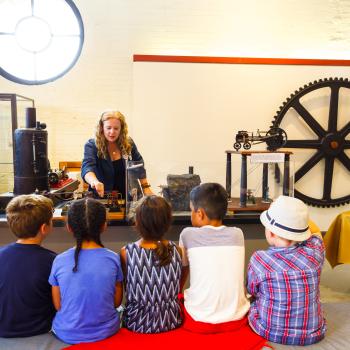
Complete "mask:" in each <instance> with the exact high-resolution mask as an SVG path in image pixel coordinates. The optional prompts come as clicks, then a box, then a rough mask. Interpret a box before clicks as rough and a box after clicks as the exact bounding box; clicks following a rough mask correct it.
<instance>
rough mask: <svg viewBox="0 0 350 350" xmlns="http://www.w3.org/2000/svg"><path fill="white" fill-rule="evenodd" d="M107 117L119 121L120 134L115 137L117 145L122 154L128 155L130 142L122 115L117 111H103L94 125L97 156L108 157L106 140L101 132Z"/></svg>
mask: <svg viewBox="0 0 350 350" xmlns="http://www.w3.org/2000/svg"><path fill="white" fill-rule="evenodd" d="M109 119H118V120H119V121H120V134H119V137H118V139H117V146H118V147H119V149H120V152H121V153H122V155H123V156H124V155H129V154H130V152H131V142H130V138H129V136H128V125H127V124H126V121H125V117H124V115H123V114H122V113H120V112H119V111H105V112H103V113H102V114H101V116H100V118H99V120H98V123H97V125H96V134H95V141H96V147H97V155H98V157H100V158H104V159H107V158H108V148H107V144H108V141H107V140H106V138H105V136H104V133H103V123H104V122H105V121H107V120H109Z"/></svg>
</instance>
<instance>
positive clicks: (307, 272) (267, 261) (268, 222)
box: [247, 196, 326, 345]
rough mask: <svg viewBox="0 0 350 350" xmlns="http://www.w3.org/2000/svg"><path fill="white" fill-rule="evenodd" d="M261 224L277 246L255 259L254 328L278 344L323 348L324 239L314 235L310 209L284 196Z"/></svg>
mask: <svg viewBox="0 0 350 350" xmlns="http://www.w3.org/2000/svg"><path fill="white" fill-rule="evenodd" d="M260 220H261V222H262V224H263V225H264V226H265V235H266V240H267V242H268V243H269V244H270V246H271V247H270V248H269V249H268V250H266V251H257V252H255V253H254V254H253V255H252V257H251V259H250V263H249V266H248V281H247V284H248V292H249V293H250V294H251V295H252V297H253V298H254V299H255V300H254V301H253V303H252V305H251V309H250V311H249V316H248V319H249V323H250V325H251V327H252V328H253V330H254V331H255V332H256V333H258V334H260V335H261V336H263V337H264V338H266V339H268V340H270V341H272V342H275V343H281V344H289V345H309V344H313V343H317V342H318V341H320V340H321V339H322V338H323V337H324V334H325V330H326V325H325V320H324V318H323V314H322V308H321V303H320V290H319V285H320V274H321V269H322V265H323V262H324V254H325V253H324V245H323V242H322V238H321V237H320V236H319V235H317V234H316V235H312V234H311V232H310V229H309V226H308V208H307V206H306V205H305V204H304V203H303V202H302V201H300V200H299V199H296V198H292V197H286V196H280V197H278V198H277V200H276V201H275V202H273V203H272V204H271V206H270V208H269V209H268V210H267V211H264V212H263V213H262V214H261V216H260Z"/></svg>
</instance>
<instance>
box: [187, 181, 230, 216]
mask: <svg viewBox="0 0 350 350" xmlns="http://www.w3.org/2000/svg"><path fill="white" fill-rule="evenodd" d="M227 199H228V196H227V192H226V190H225V189H224V188H223V187H222V186H221V185H220V184H218V183H214V182H208V183H204V184H201V185H199V186H196V187H195V188H193V189H192V191H191V193H190V201H191V203H192V206H193V208H194V210H198V209H199V208H202V209H203V210H204V211H205V213H206V215H207V216H208V218H209V219H210V220H223V219H224V217H225V215H226V212H227Z"/></svg>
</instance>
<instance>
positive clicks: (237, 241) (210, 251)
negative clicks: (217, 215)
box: [179, 225, 249, 324]
mask: <svg viewBox="0 0 350 350" xmlns="http://www.w3.org/2000/svg"><path fill="white" fill-rule="evenodd" d="M179 245H180V247H181V248H182V249H183V252H184V253H183V256H182V259H183V260H182V264H183V266H187V265H189V268H190V287H189V288H188V289H186V290H185V291H184V299H185V301H184V304H185V308H186V311H187V312H188V313H189V314H190V316H191V317H192V318H193V319H194V320H195V321H200V322H206V323H214V324H217V323H223V322H229V321H235V320H240V319H242V318H243V317H244V316H245V315H246V314H247V312H248V309H249V301H248V299H247V298H246V295H245V290H244V237H243V233H242V231H241V230H240V229H239V228H236V227H226V226H220V227H214V226H209V225H208V226H203V227H187V228H185V229H184V230H183V231H182V233H181V235H180V241H179Z"/></svg>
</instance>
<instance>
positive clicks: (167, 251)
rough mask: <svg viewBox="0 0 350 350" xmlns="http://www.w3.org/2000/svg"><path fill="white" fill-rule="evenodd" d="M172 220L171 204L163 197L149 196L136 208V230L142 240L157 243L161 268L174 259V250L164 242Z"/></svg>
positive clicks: (156, 253) (157, 253)
mask: <svg viewBox="0 0 350 350" xmlns="http://www.w3.org/2000/svg"><path fill="white" fill-rule="evenodd" d="M171 220H172V212H171V206H170V204H169V203H168V202H167V201H166V200H165V199H164V198H162V197H159V196H147V197H145V198H144V199H143V200H142V202H141V203H140V205H139V206H138V207H137V208H136V228H137V230H138V231H139V233H140V234H141V236H142V238H144V239H146V240H150V241H157V248H156V249H155V250H154V252H155V255H156V257H157V260H158V263H159V265H160V266H165V265H168V264H169V263H170V262H171V258H172V254H171V252H172V248H171V247H170V245H169V244H168V245H165V244H164V243H163V242H162V238H163V236H164V234H165V233H166V232H167V231H168V229H169V227H170V225H171Z"/></svg>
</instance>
